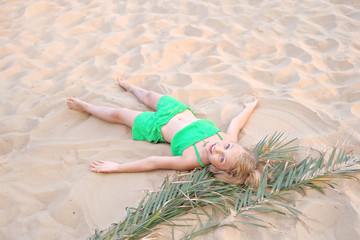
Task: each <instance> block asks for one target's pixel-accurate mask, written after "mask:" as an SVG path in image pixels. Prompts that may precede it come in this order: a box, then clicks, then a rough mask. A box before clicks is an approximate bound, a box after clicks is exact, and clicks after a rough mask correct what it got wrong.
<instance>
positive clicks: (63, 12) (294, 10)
mask: <svg viewBox="0 0 360 240" xmlns="http://www.w3.org/2000/svg"><path fill="white" fill-rule="evenodd" d="M0 31H1V34H0V94H1V98H0V105H1V108H0V189H1V191H0V239H17V240H19V239H85V238H86V237H88V236H91V234H92V233H93V232H94V230H95V229H96V228H100V229H104V228H107V227H108V226H109V225H110V224H111V223H113V222H118V221H120V220H121V219H123V217H124V216H125V214H126V211H125V207H127V206H136V204H137V203H138V201H139V200H140V199H141V198H142V196H143V195H144V191H148V190H149V191H151V190H154V189H157V188H158V187H159V186H160V184H161V182H162V181H163V179H164V177H165V176H166V175H169V174H173V173H174V172H173V171H154V172H149V173H136V174H109V175H105V174H95V173H92V172H90V171H89V167H88V165H89V163H90V162H91V161H93V160H96V159H99V158H100V159H104V160H113V161H119V162H126V161H133V160H136V159H140V158H143V157H147V156H151V155H170V154H171V150H170V146H169V145H167V144H158V145H153V144H151V143H147V142H134V141H133V140H132V134H131V130H130V129H129V128H127V127H124V126H121V125H115V124H109V123H105V122H102V121H100V120H98V119H96V118H94V117H91V116H88V115H87V114H83V113H79V112H75V111H71V110H69V109H68V108H67V106H66V103H65V100H66V97H67V96H75V97H78V98H81V99H83V100H85V101H89V102H91V103H93V104H98V105H105V106H110V107H117V106H127V107H129V108H133V109H137V110H147V108H146V107H144V106H143V105H141V104H140V103H139V102H138V101H137V100H136V99H135V98H134V97H133V96H132V95H131V94H129V93H127V92H124V90H122V89H121V88H119V86H118V85H117V84H116V82H115V78H116V76H120V75H123V76H125V77H126V78H127V79H128V80H129V81H130V82H131V83H134V84H137V85H138V86H140V87H144V88H147V89H150V90H154V91H158V92H160V93H163V94H170V95H172V96H174V97H177V98H179V99H180V100H182V101H184V102H186V103H187V104H189V105H190V106H191V107H192V108H193V109H194V111H195V113H196V114H198V116H199V117H201V118H207V119H210V120H212V121H214V122H215V123H216V124H217V125H218V127H219V128H221V129H223V130H225V129H226V127H227V125H228V123H229V122H230V120H231V118H232V117H234V116H235V115H236V113H238V112H240V111H241V110H242V109H243V105H242V103H243V102H245V101H246V100H247V99H248V98H249V97H251V96H257V97H259V98H260V99H261V103H260V105H259V107H258V108H257V109H256V111H255V112H254V114H253V116H252V118H251V119H250V121H249V123H248V124H247V125H246V127H245V128H244V129H243V131H242V132H241V134H240V136H241V139H240V141H239V142H240V143H241V144H243V145H246V146H252V145H254V144H255V143H256V142H257V141H258V140H259V139H260V138H262V137H264V136H265V135H268V134H272V133H274V132H275V131H280V132H285V133H286V134H287V135H288V136H289V138H290V139H291V138H294V137H297V138H298V139H299V140H298V143H299V145H301V146H304V147H315V148H317V149H319V150H321V151H323V150H326V149H328V148H330V147H331V146H334V145H335V144H336V143H337V142H340V143H346V144H348V145H349V146H350V147H352V148H353V147H355V146H358V144H359V142H360V73H359V66H360V57H359V56H360V41H359V39H360V4H359V2H358V1H354V0H302V1H297V0H287V1H282V0H273V1H266V0H248V1H235V0H222V1H189V0H185V1H142V0H138V1H127V2H124V1H99V0H94V1H40V0H33V1H20V0H13V1H6V0H4V1H1V6H0ZM355 155H356V156H357V157H359V156H360V154H359V151H358V149H357V150H356V151H355ZM357 176H358V177H359V176H360V175H357ZM295 196H296V197H295V199H296V205H297V207H298V209H299V210H302V211H303V212H304V215H303V217H302V218H301V221H296V220H294V219H291V218H284V217H281V216H268V218H269V219H270V220H271V222H272V223H273V224H274V225H275V227H276V228H274V229H259V228H255V227H249V226H243V230H244V231H243V232H237V231H235V230H233V229H228V228H222V229H219V230H217V231H215V232H212V233H210V234H208V235H207V239H240V238H241V239H317V240H318V239H326V240H330V239H359V238H360V229H359V226H360V187H359V184H358V183H357V182H353V181H348V180H346V181H343V180H341V181H338V188H337V190H336V191H327V192H326V195H321V194H319V193H316V192H313V191H309V192H308V193H307V195H306V196H305V195H300V194H298V195H295ZM200 239H201V238H200Z"/></svg>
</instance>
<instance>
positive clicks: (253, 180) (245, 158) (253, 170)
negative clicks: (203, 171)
mask: <svg viewBox="0 0 360 240" xmlns="http://www.w3.org/2000/svg"><path fill="white" fill-rule="evenodd" d="M243 149H244V151H241V153H240V154H239V156H237V160H236V161H235V162H234V165H233V166H232V167H230V168H229V169H227V170H221V169H218V168H217V167H215V166H214V165H210V168H209V170H210V172H212V173H213V174H214V175H215V178H216V179H217V180H220V181H223V182H226V183H230V184H245V185H246V186H248V185H253V186H254V187H255V188H257V187H258V186H259V183H260V178H261V172H260V169H261V166H260V165H259V164H258V161H257V159H256V157H255V154H254V153H253V152H252V151H250V150H249V149H247V148H243Z"/></svg>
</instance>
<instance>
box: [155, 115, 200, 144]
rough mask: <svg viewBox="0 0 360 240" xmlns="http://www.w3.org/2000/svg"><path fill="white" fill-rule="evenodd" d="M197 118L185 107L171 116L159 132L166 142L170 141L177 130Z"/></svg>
mask: <svg viewBox="0 0 360 240" xmlns="http://www.w3.org/2000/svg"><path fill="white" fill-rule="evenodd" d="M197 120H199V119H198V118H196V117H195V116H194V114H193V113H192V112H191V111H190V110H188V109H186V110H185V111H183V112H181V113H178V114H176V115H175V116H174V117H173V118H171V119H170V121H169V122H168V123H167V124H165V125H164V126H163V127H162V128H161V134H162V135H163V138H164V139H165V140H166V141H167V142H169V143H171V140H172V139H173V137H174V136H175V134H176V133H177V132H178V131H180V130H181V129H183V128H184V127H186V126H188V125H189V124H191V123H193V122H195V121H197Z"/></svg>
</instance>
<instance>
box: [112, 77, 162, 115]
mask: <svg viewBox="0 0 360 240" xmlns="http://www.w3.org/2000/svg"><path fill="white" fill-rule="evenodd" d="M117 80H118V82H119V85H120V86H121V87H122V88H124V89H125V90H127V91H129V92H131V93H132V94H134V95H135V97H136V98H137V99H138V100H139V101H140V102H142V103H143V104H145V105H146V106H148V107H149V108H151V109H152V110H154V111H156V110H157V104H158V102H159V100H160V98H161V97H162V96H163V95H162V94H159V93H156V92H153V91H148V90H145V89H142V88H140V87H137V86H135V85H132V84H131V83H128V82H126V81H125V80H124V79H123V78H118V79H117Z"/></svg>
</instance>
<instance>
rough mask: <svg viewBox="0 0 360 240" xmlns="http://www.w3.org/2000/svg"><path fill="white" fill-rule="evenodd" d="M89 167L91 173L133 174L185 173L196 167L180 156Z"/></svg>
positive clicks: (99, 161) (192, 162)
mask: <svg viewBox="0 0 360 240" xmlns="http://www.w3.org/2000/svg"><path fill="white" fill-rule="evenodd" d="M194 164H195V166H194ZM90 167H91V169H90V170H91V171H93V172H97V173H133V172H147V171H152V170H157V169H174V170H181V171H185V170H192V169H194V168H196V167H197V166H196V162H195V161H189V160H186V159H184V158H183V157H182V156H172V157H169V156H153V157H147V158H144V159H141V160H137V161H133V162H127V163H118V162H111V161H102V160H97V161H93V162H92V163H91V164H90Z"/></svg>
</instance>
